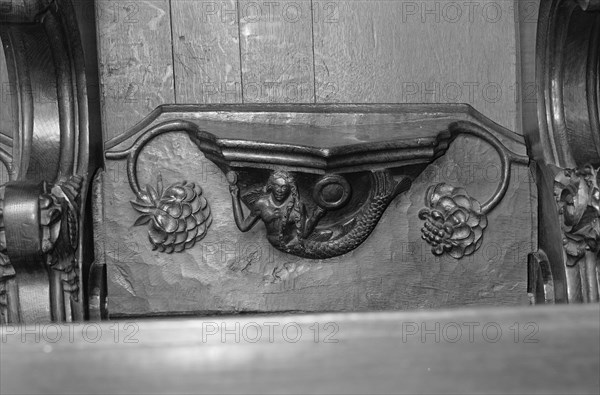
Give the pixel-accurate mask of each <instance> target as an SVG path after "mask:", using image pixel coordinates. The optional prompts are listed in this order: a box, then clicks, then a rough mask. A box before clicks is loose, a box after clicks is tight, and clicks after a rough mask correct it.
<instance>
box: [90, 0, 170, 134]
mask: <svg viewBox="0 0 600 395" xmlns="http://www.w3.org/2000/svg"><path fill="white" fill-rule="evenodd" d="M95 3H96V7H97V8H96V17H97V29H98V62H99V73H100V84H101V102H102V127H103V130H104V138H105V140H109V139H111V138H112V137H115V136H118V135H119V134H121V133H122V132H123V131H124V130H126V129H128V128H130V127H131V126H133V125H135V124H136V123H137V122H139V120H140V119H142V118H143V117H145V116H146V115H147V114H148V113H149V112H150V111H152V110H153V109H154V108H155V107H156V106H158V105H160V104H164V103H173V102H174V101H175V94H174V85H173V50H172V46H171V17H170V9H169V2H168V0H148V1H122V0H97V1H96V2H95Z"/></svg>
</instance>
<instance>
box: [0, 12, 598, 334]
mask: <svg viewBox="0 0 600 395" xmlns="http://www.w3.org/2000/svg"><path fill="white" fill-rule="evenodd" d="M581 3H582V4H581V7H582V8H580V7H579V6H578V5H577V3H576V2H575V1H570V0H564V1H562V0H555V1H552V2H546V3H545V4H544V6H543V7H542V18H541V19H542V20H543V21H550V22H549V23H548V24H546V23H545V22H544V23H542V24H541V28H540V36H541V42H542V44H541V47H540V48H541V49H540V64H539V68H540V75H541V76H544V78H545V80H544V82H545V83H546V84H545V85H544V86H546V87H547V89H546V90H545V91H543V92H542V95H541V96H540V102H541V104H540V115H541V122H540V124H541V125H542V131H541V133H540V134H539V135H537V134H536V135H534V136H530V141H531V143H532V152H533V153H534V155H535V156H536V159H541V161H539V162H538V177H539V182H540V187H541V188H542V192H541V200H540V210H541V211H540V216H541V220H540V221H541V223H540V244H541V249H540V251H539V252H538V253H537V254H534V255H533V258H532V262H531V264H530V265H531V273H532V274H531V276H532V279H533V280H532V286H531V288H532V292H533V293H536V294H540V291H536V289H535V285H536V284H538V283H539V282H538V281H536V278H537V277H536V274H538V273H542V277H543V280H544V281H543V284H542V285H544V286H545V287H546V288H544V289H545V290H546V291H547V290H548V289H549V287H550V286H551V284H550V282H549V281H548V276H549V273H550V272H551V274H552V276H554V279H556V278H557V277H560V276H563V277H565V276H566V282H559V283H558V284H559V285H555V286H554V296H552V295H549V294H548V293H546V295H545V299H546V300H549V299H552V300H557V301H566V300H567V299H568V300H569V301H576V300H580V299H582V297H581V296H577V295H571V290H572V289H573V290H574V289H579V290H581V286H579V288H577V286H578V285H581V283H580V282H581V281H584V282H585V284H586V287H587V288H585V287H584V289H585V292H584V295H587V296H584V297H583V299H585V300H589V301H592V300H596V301H597V300H598V290H597V282H596V281H595V279H594V276H595V275H597V259H598V258H597V254H598V229H599V228H598V224H597V218H598V207H599V203H598V199H599V197H600V196H599V195H598V193H599V192H598V186H597V172H596V170H595V168H596V167H597V166H598V165H599V164H600V163H599V162H600V161H599V160H598V159H599V158H600V137H599V136H598V101H599V99H598V97H599V96H598V95H599V91H600V89H599V88H598V81H599V79H598V62H599V56H598V48H599V47H600V45H599V42H598V41H599V37H600V21H599V19H600V16H599V15H598V14H597V13H595V11H594V10H595V9H597V8H598V4H599V3H598V1H588V2H581ZM0 4H2V5H11V4H12V3H11V2H10V1H9V2H6V1H2V2H0ZM25 4H30V5H31V7H33V8H32V9H14V8H11V9H9V10H8V12H5V13H4V14H3V15H4V16H3V17H4V18H6V15H8V19H7V20H8V22H10V23H8V24H7V23H3V25H2V29H1V32H2V41H3V43H4V44H5V52H6V55H7V58H8V60H9V67H10V72H11V77H12V78H14V80H15V81H18V84H19V92H21V94H20V95H19V96H18V97H17V99H16V100H18V103H17V105H18V108H19V110H20V114H21V117H20V118H19V120H18V121H19V124H18V125H15V133H16V134H15V137H14V138H13V139H9V138H6V137H3V141H2V143H3V145H4V146H6V147H9V148H12V151H13V152H15V154H14V155H11V154H10V153H9V152H8V151H7V150H2V151H0V153H1V155H0V159H2V161H3V163H4V164H5V165H6V166H7V168H9V169H10V170H11V181H10V182H9V183H8V184H6V185H5V186H4V187H3V189H2V192H3V194H4V196H3V211H2V215H1V216H0V219H1V221H2V222H0V226H1V229H2V232H1V233H0V235H1V237H0V252H1V255H0V258H1V260H0V309H1V311H2V317H3V318H2V320H3V321H9V322H10V321H19V320H22V321H36V320H44V319H53V320H65V319H66V320H71V319H83V318H84V316H85V314H86V311H88V310H89V312H88V313H89V314H90V316H91V317H99V316H100V315H101V313H100V312H99V311H100V310H101V307H102V302H98V298H99V295H100V294H101V293H102V292H101V288H102V287H101V286H99V285H97V284H99V283H101V282H102V275H101V274H98V272H97V270H94V267H93V265H91V264H90V262H89V261H88V262H87V264H86V262H85V257H86V255H85V251H86V248H87V246H86V245H85V243H84V238H83V232H80V231H79V230H80V229H84V228H86V216H85V211H84V207H85V198H86V191H87V189H88V186H89V181H90V177H89V175H90V174H91V173H90V170H93V169H91V168H90V167H89V160H88V133H89V132H88V115H87V103H86V92H85V79H84V77H85V75H84V73H83V69H82V68H83V65H82V63H81V53H80V51H81V49H80V43H79V38H78V34H77V29H76V25H75V21H74V19H73V12H72V10H71V8H70V5H69V2H67V1H55V2H45V1H41V0H40V1H30V2H25ZM586 7H587V9H588V11H587V12H589V14H586V11H584V9H586ZM569 18H571V19H569ZM563 19H564V20H563ZM569 20H570V21H571V22H572V23H571V24H564V22H565V21H569ZM580 22H585V23H587V24H586V25H581V24H580ZM22 23H26V24H25V25H23V24H22ZM566 26H568V28H567V27H566ZM582 26H587V27H586V28H583V27H582ZM557 31H558V32H562V33H564V34H562V33H561V34H562V35H560V39H561V40H563V41H568V40H569V37H571V36H573V38H574V39H579V38H582V39H581V40H579V41H577V43H578V44H577V45H580V46H582V48H583V52H584V53H586V54H587V55H588V56H587V57H585V56H580V55H579V54H578V55H577V56H575V55H572V54H571V55H570V54H569V53H568V52H562V46H561V45H563V44H562V42H563V41H561V43H558V44H556V43H555V42H554V41H552V39H551V38H552V37H554V36H553V35H552V34H555V33H554V32H557ZM573 50H575V49H573ZM40 53H41V54H42V55H40ZM50 59H52V61H49V60H50ZM562 62H569V63H568V64H563V63H562ZM565 70H568V72H565ZM44 78H45V79H46V80H44ZM49 81H50V82H49ZM54 81H56V84H53V82H54ZM42 82H44V83H42ZM557 82H558V83H557ZM30 85H31V86H41V87H44V88H43V89H47V90H48V91H49V92H45V93H47V94H48V95H49V97H51V98H53V99H54V100H51V101H50V102H49V103H45V104H39V103H36V101H35V100H32V97H31V92H32V89H31V88H30ZM581 86H585V87H586V90H585V92H586V94H585V95H581V92H580V91H578V90H577V91H575V89H579V88H580V87H581ZM50 91H51V92H50ZM26 92H29V94H27V93H26ZM48 118H50V119H53V120H55V123H52V122H50V123H48V122H44V119H48ZM171 132H180V133H181V132H183V133H185V134H186V135H187V136H188V137H189V139H190V140H191V141H192V142H193V144H195V146H196V147H197V148H198V150H199V151H201V152H202V154H203V155H204V157H205V158H207V159H208V160H210V161H212V162H213V163H214V164H215V165H216V166H217V167H218V168H219V169H220V170H221V171H222V172H223V174H224V175H225V177H224V178H223V182H225V183H227V184H228V186H227V187H228V189H229V191H230V195H231V209H230V211H228V212H226V211H223V210H220V211H219V212H216V211H212V212H211V207H212V205H213V203H214V202H211V201H210V198H209V197H208V196H207V195H208V194H207V193H205V192H206V191H204V190H203V187H204V186H205V185H202V183H201V182H198V180H194V174H190V175H189V177H190V178H191V179H192V180H191V181H195V182H194V183H186V182H185V181H184V180H180V182H176V183H174V184H171V185H164V183H163V181H162V178H161V176H160V173H161V170H160V167H159V168H158V169H157V171H156V172H154V173H153V178H154V179H153V181H152V184H155V185H156V186H154V185H147V186H144V187H142V186H141V185H140V182H139V181H138V169H137V165H138V160H139V158H140V153H141V152H142V150H143V149H144V148H145V147H146V146H147V144H148V143H149V142H150V141H151V140H153V139H155V138H157V137H159V136H160V135H163V134H165V133H171ZM461 134H464V135H470V136H472V137H475V138H478V139H481V140H483V141H485V142H486V143H488V144H489V145H490V146H491V147H492V148H493V149H494V150H495V151H496V152H497V153H498V155H499V158H500V165H501V177H500V180H499V183H498V186H497V188H496V190H495V193H493V194H492V195H491V196H489V198H488V199H487V200H486V201H483V202H479V201H477V200H476V199H474V198H472V197H470V196H469V194H468V193H467V192H466V191H465V190H464V189H462V188H460V185H454V186H452V185H447V184H437V185H431V187H430V188H429V190H428V191H427V193H426V194H425V196H423V201H424V208H423V210H421V212H420V213H419V217H420V218H421V219H422V221H423V228H422V229H421V232H422V237H423V239H424V242H427V243H429V244H430V245H431V250H432V252H433V253H434V254H436V255H442V254H448V255H450V256H451V257H453V258H457V259H459V258H462V257H464V256H467V255H471V254H473V253H474V252H475V251H476V250H477V249H478V248H479V246H480V245H481V243H482V238H483V235H484V231H485V229H486V226H487V214H488V213H489V212H490V211H491V210H493V209H494V208H495V207H496V206H497V204H498V203H499V202H500V201H501V200H502V199H503V197H504V195H505V193H506V191H507V188H508V185H509V180H510V174H511V165H512V164H514V163H520V164H528V163H529V158H528V157H527V156H526V155H525V149H524V148H525V146H524V141H523V140H522V138H520V137H518V136H517V135H515V134H514V133H512V132H510V131H508V130H506V129H504V128H502V127H500V126H498V125H497V124H495V123H493V122H491V121H490V120H488V119H487V118H485V117H484V116H482V115H481V114H479V113H478V112H477V111H475V110H473V109H472V108H471V107H469V106H467V105H360V106H358V105H290V106H271V105H266V106H265V105H261V106H249V105H215V106H194V105H189V106H183V105H165V106H161V107H159V108H158V109H156V110H155V111H154V112H153V113H152V114H151V115H150V116H149V117H147V118H146V119H145V120H144V121H142V122H141V123H140V124H138V125H137V126H136V127H134V128H133V129H132V130H130V131H129V132H127V133H125V134H124V135H123V136H121V137H118V138H116V139H114V140H111V141H109V142H107V144H106V159H108V160H110V161H126V174H127V180H128V182H129V185H130V186H131V192H132V195H131V198H130V200H131V207H129V208H128V209H129V210H135V212H137V213H138V214H139V215H138V217H137V220H136V221H135V225H138V226H146V227H147V233H148V239H149V242H148V248H150V247H151V248H152V249H154V250H158V251H160V252H164V253H173V252H182V251H184V250H187V251H186V253H191V254H193V253H194V249H195V248H196V249H198V248H199V247H198V244H199V242H200V241H201V240H202V239H203V238H204V237H205V236H206V235H207V234H210V232H211V225H212V226H213V227H214V226H215V225H214V223H224V222H225V219H227V218H229V217H233V218H234V221H235V222H234V223H235V224H236V225H237V228H238V229H239V231H242V232H246V231H249V230H250V229H252V228H253V227H254V226H255V225H256V224H257V223H259V222H261V221H262V223H264V236H261V237H266V239H267V240H268V242H269V243H270V244H271V245H272V246H273V247H275V248H276V249H277V250H279V251H281V252H283V253H285V254H291V255H293V256H297V257H302V258H308V259H319V260H327V259H330V258H333V257H337V256H341V255H344V254H346V253H348V252H350V251H353V250H355V249H359V248H361V245H362V244H363V243H364V242H365V241H366V240H367V239H368V238H369V236H370V235H371V233H372V232H373V230H374V229H375V228H376V227H377V225H378V222H379V220H380V218H381V217H382V215H383V214H384V212H385V211H386V209H387V208H388V206H389V205H390V203H391V202H392V201H393V200H394V199H395V198H396V197H397V196H398V195H399V194H402V193H403V192H406V191H408V190H409V189H410V188H411V182H412V180H413V179H414V178H415V177H417V176H418V175H419V174H420V173H421V172H422V171H423V170H424V169H425V168H426V167H427V166H428V165H429V164H430V163H431V162H432V161H434V160H435V159H437V158H439V157H440V156H442V155H444V154H445V152H446V150H447V149H448V147H449V145H450V144H451V143H452V141H454V139H455V138H456V137H457V136H459V135H461ZM548 158H551V160H550V159H548ZM544 160H545V162H544ZM587 163H589V164H591V165H590V166H588V167H581V166H583V165H584V164H587ZM551 165H556V166H559V167H560V169H557V170H551ZM576 167H579V170H568V169H570V168H576ZM552 169H554V167H552ZM97 185H98V188H99V190H98V193H95V194H94V196H95V201H94V210H99V211H102V206H103V205H105V204H106V203H105V202H103V201H102V192H101V188H102V185H101V183H100V182H99V183H98V184H97ZM544 188H545V189H544ZM550 191H552V195H550V194H549V193H550ZM557 220H558V223H556V221H557ZM559 224H560V225H559ZM87 228H89V227H87ZM138 229H139V228H135V229H134V231H137V232H143V230H142V229H139V230H138ZM238 229H234V228H232V229H229V230H228V232H236V231H237V230H238ZM559 229H560V231H559ZM87 236H88V240H90V239H89V235H87ZM97 237H101V235H97ZM99 243H101V241H97V242H96V244H97V246H98V244H99ZM561 246H563V248H564V250H563V248H561ZM198 251H200V250H199V249H198ZM562 251H564V254H563V252H562ZM103 253H104V251H102V250H101V249H98V250H97V253H96V255H97V256H96V259H97V260H99V261H102V259H101V257H100V256H99V255H102V254H103ZM82 262H83V263H82ZM565 265H566V272H565V269H564V268H563V266H565ZM574 267H577V268H579V271H578V272H577V273H575V272H572V270H571V269H572V268H574ZM559 269H560V270H559ZM84 271H85V272H86V274H87V273H88V272H89V273H91V274H92V275H91V282H90V283H89V284H88V283H87V281H85V282H84V281H82V273H83V272H84ZM574 282H579V283H578V285H574V284H573V283H574ZM94 284H96V285H94ZM554 284H556V283H554ZM560 284H566V289H567V290H568V291H569V292H568V296H563V294H564V293H565V290H560V291H559V290H558V287H560V286H562V285H560ZM594 284H595V285H594ZM542 285H540V286H542ZM594 287H595V288H594ZM84 288H85V299H87V300H88V301H89V302H88V303H89V305H87V306H84V304H83V300H84V292H83V289H84ZM573 292H575V291H573ZM579 292H580V293H581V291H579ZM48 295H49V297H48Z"/></svg>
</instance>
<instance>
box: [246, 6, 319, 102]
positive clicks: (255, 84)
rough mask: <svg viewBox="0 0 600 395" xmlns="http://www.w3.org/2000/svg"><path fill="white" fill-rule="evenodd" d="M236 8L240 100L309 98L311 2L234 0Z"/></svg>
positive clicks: (311, 89)
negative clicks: (238, 24)
mask: <svg viewBox="0 0 600 395" xmlns="http://www.w3.org/2000/svg"><path fill="white" fill-rule="evenodd" d="M239 10H240V40H241V45H240V49H241V59H242V70H243V83H244V102H245V103H269V102H271V103H312V102H314V97H315V88H314V62H313V42H312V38H313V37H312V34H313V31H312V14H311V2H309V1H290V0H284V1H277V2H268V1H264V2H256V1H251V0H240V2H239Z"/></svg>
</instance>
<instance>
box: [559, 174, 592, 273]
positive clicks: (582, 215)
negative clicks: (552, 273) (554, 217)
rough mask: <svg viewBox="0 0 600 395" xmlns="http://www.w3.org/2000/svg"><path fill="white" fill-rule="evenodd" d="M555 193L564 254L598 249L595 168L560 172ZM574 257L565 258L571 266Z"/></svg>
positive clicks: (572, 255) (576, 253)
mask: <svg viewBox="0 0 600 395" xmlns="http://www.w3.org/2000/svg"><path fill="white" fill-rule="evenodd" d="M554 196H555V198H556V203H557V205H558V210H559V215H560V216H561V217H562V220H561V226H562V231H563V235H564V239H563V244H564V249H565V252H566V253H567V255H569V256H571V257H573V258H581V257H583V256H584V255H585V253H586V251H598V249H599V248H600V245H599V241H600V189H599V188H598V171H597V170H596V169H594V168H593V167H591V166H584V167H582V168H581V169H567V170H564V171H560V172H559V173H558V174H557V175H556V178H555V182H554ZM576 262H577V260H573V259H570V260H567V264H569V265H574V264H575V263H576Z"/></svg>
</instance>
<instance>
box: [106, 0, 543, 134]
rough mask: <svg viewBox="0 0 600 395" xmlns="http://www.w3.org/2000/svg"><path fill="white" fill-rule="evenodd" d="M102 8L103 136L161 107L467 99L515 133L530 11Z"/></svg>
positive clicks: (409, 4)
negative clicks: (522, 38) (522, 26)
mask: <svg viewBox="0 0 600 395" xmlns="http://www.w3.org/2000/svg"><path fill="white" fill-rule="evenodd" d="M521 3H523V2H521ZM525 3H528V2H525ZM98 8H99V10H100V12H99V20H100V21H101V23H99V24H98V38H99V46H100V53H101V59H100V63H101V83H102V84H103V87H104V100H105V104H104V112H105V114H110V115H105V116H104V121H105V122H104V123H105V125H104V128H105V136H106V137H107V139H110V138H112V137H115V136H118V135H120V134H122V133H124V132H125V131H126V130H127V129H128V128H129V127H130V126H132V125H133V124H135V123H136V122H137V121H139V120H140V119H142V118H143V116H144V115H145V114H147V113H149V112H150V111H151V110H152V109H153V108H154V107H155V106H156V105H158V104H160V103H167V102H177V103H239V102H243V103H294V102H303V103H306V102H338V103H342V102H343V103H385V102H393V103H420V102H424V103H469V104H471V105H473V106H474V107H475V108H476V109H477V110H479V111H481V112H482V113H483V114H485V115H486V116H488V117H490V118H491V119H492V120H494V121H495V122H497V123H499V124H500V125H502V126H504V127H507V128H508V129H510V130H513V131H515V132H517V133H519V134H522V126H521V124H522V119H521V112H520V107H521V102H522V98H521V97H520V95H521V91H522V86H521V85H520V76H519V73H520V60H519V53H518V44H519V22H520V19H526V20H527V21H529V20H530V19H531V18H532V17H531V16H530V13H531V12H530V8H531V7H530V6H529V3H528V4H520V6H519V7H516V6H515V2H514V0H501V1H493V0H484V1H482V2H463V3H461V2H438V1H434V2H432V1H429V0H419V1H407V0H376V1H366V0H335V1H329V0H302V1H290V0H285V1H276V2H273V1H266V0H260V1H250V0H222V1H194V0H171V1H167V0H151V1H140V0H133V1H130V2H126V1H116V0H99V1H98ZM519 9H520V10H521V13H522V15H521V14H519ZM132 21H135V22H136V23H130V22H132ZM528 92H529V91H527V92H525V93H524V94H526V95H528V96H527V97H531V93H530V92H529V93H528Z"/></svg>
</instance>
